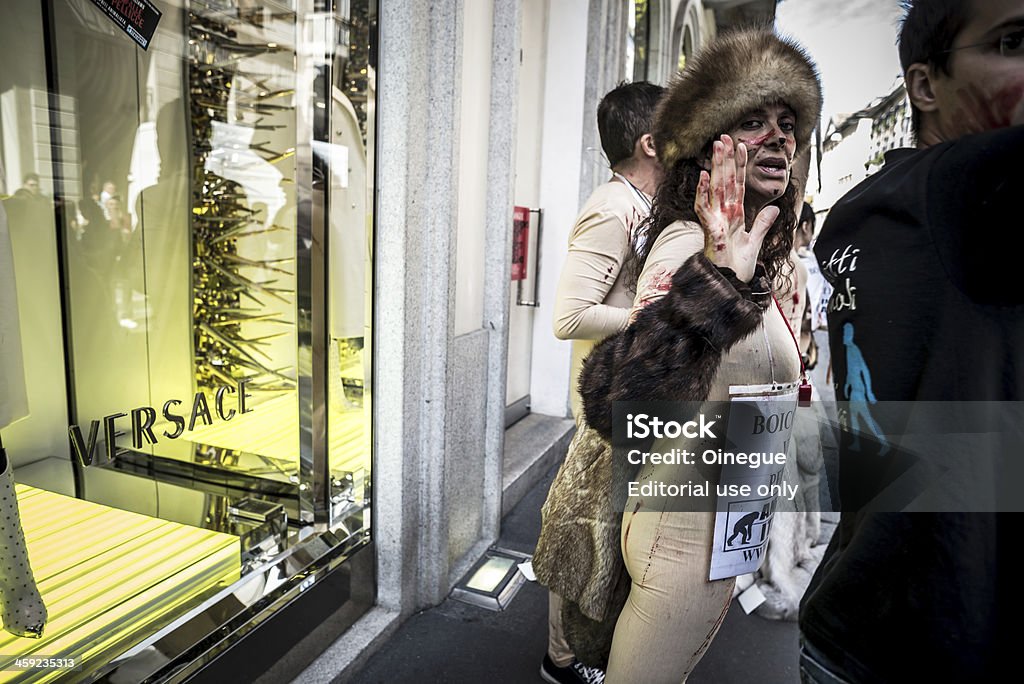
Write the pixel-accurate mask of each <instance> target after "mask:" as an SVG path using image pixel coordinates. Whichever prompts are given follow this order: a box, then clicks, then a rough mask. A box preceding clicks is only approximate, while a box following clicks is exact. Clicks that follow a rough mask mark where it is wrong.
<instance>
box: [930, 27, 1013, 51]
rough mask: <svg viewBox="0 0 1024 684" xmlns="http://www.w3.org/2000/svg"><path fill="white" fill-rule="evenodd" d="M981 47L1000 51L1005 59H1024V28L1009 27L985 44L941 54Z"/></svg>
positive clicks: (974, 44) (953, 49)
mask: <svg viewBox="0 0 1024 684" xmlns="http://www.w3.org/2000/svg"><path fill="white" fill-rule="evenodd" d="M979 47H984V48H992V49H994V50H999V54H1000V55H1001V56H1003V57H1024V28H1021V27H1019V26H1014V27H1007V28H1005V29H1003V30H1002V31H1001V32H1000V34H999V37H998V38H996V39H994V40H993V39H989V40H987V41H985V42H984V43H973V44H971V45H961V46H960V47H955V48H949V49H948V50H942V51H940V52H939V54H940V55H944V54H948V53H950V52H957V51H958V50H967V49H968V48H979Z"/></svg>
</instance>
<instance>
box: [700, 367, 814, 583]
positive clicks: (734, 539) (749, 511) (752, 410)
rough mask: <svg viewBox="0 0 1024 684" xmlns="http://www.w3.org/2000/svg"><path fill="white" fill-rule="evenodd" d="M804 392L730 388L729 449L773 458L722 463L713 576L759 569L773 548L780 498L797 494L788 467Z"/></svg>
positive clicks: (710, 577) (727, 436) (769, 387)
mask: <svg viewBox="0 0 1024 684" xmlns="http://www.w3.org/2000/svg"><path fill="white" fill-rule="evenodd" d="M798 393H799V390H798V389H797V387H796V383H793V384H792V385H786V386H783V387H777V386H749V385H747V386H735V385H734V386H732V387H730V388H729V394H730V406H729V424H728V428H727V429H726V435H725V441H726V448H727V450H729V451H731V452H733V453H745V454H755V453H756V454H761V455H766V454H770V455H771V456H772V458H769V459H766V460H764V461H762V462H760V463H759V465H758V466H757V467H754V468H752V467H750V466H749V465H746V464H740V463H732V464H726V465H723V466H722V473H721V477H720V480H719V485H718V502H717V503H718V506H717V508H718V511H717V515H716V516H715V536H714V542H713V545H712V549H711V573H710V575H709V576H708V579H711V580H716V579H722V578H725V577H736V576H737V575H743V574H746V573H748V572H756V571H757V569H758V568H759V567H760V566H761V562H762V561H763V560H764V554H765V551H766V550H767V548H768V533H769V531H770V530H771V527H772V519H773V517H774V515H775V503H776V500H777V499H778V498H779V496H787V498H791V497H795V496H796V489H795V487H794V486H793V484H792V483H788V482H786V481H785V478H784V476H783V469H784V468H785V463H786V459H787V457H788V456H789V455H790V454H791V453H792V452H791V450H790V448H789V446H790V436H791V435H792V432H793V421H794V419H795V416H796V405H797V394H798ZM780 457H781V458H780Z"/></svg>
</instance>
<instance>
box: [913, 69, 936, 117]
mask: <svg viewBox="0 0 1024 684" xmlns="http://www.w3.org/2000/svg"><path fill="white" fill-rule="evenodd" d="M934 78H935V70H934V69H933V68H932V67H931V66H929V65H928V64H925V63H923V62H915V63H914V64H911V65H910V66H909V67H907V72H906V74H904V83H905V84H906V86H907V95H908V96H909V97H910V102H911V103H912V104H913V105H914V106H915V107H916V108H917V109H918V110H920V111H922V112H934V111H937V110H938V108H939V104H938V101H937V100H936V98H935V87H934Z"/></svg>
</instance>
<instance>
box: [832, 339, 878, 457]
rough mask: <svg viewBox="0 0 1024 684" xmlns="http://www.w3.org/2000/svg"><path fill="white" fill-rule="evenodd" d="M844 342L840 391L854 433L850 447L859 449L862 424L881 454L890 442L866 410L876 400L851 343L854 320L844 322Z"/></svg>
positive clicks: (857, 348)
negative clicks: (877, 442)
mask: <svg viewBox="0 0 1024 684" xmlns="http://www.w3.org/2000/svg"><path fill="white" fill-rule="evenodd" d="M843 344H844V345H845V346H846V386H845V387H844V388H843V393H844V394H845V395H846V398H847V399H848V400H849V402H850V432H851V433H853V444H852V445H851V447H850V448H852V449H855V450H859V449H860V431H861V426H864V427H866V428H867V429H868V430H870V431H871V433H872V434H873V435H874V436H875V438H876V439H878V441H879V443H881V445H882V448H881V450H880V451H879V452H878V453H879V455H880V456H883V455H885V454H886V453H888V451H889V443H888V441H886V439H885V437H884V436H883V435H882V428H881V427H879V425H878V423H877V422H875V419H874V418H873V417H872V416H871V412H870V411H869V410H868V404H869V403H871V404H876V403H878V399H876V398H875V393H874V392H873V391H872V389H871V371H870V370H868V365H867V363H865V362H864V356H863V355H862V354H861V353H860V347H858V346H857V345H856V344H854V342H853V323H844V324H843Z"/></svg>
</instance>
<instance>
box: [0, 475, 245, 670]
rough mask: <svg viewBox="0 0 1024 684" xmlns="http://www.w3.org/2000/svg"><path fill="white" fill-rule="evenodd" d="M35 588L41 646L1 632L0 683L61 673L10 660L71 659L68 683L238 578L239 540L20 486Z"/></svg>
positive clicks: (26, 639) (21, 505) (22, 511)
mask: <svg viewBox="0 0 1024 684" xmlns="http://www.w3.org/2000/svg"><path fill="white" fill-rule="evenodd" d="M16 490H17V494H18V505H19V506H20V508H21V520H22V527H23V528H24V530H25V539H26V542H27V544H28V552H29V558H30V559H31V561H32V569H33V572H34V573H35V577H36V583H37V584H38V586H39V591H40V593H41V594H42V597H43V602H44V603H45V604H46V609H47V611H48V612H49V620H48V622H47V624H46V629H45V631H44V632H43V638H41V639H28V638H22V637H16V636H13V635H11V634H9V633H8V632H6V631H0V682H49V681H54V680H56V679H58V678H60V677H66V676H68V675H69V674H72V673H69V672H67V671H62V670H14V669H8V668H9V667H11V666H12V665H13V663H14V661H15V659H16V658H42V657H46V658H74V659H75V662H76V663H78V664H80V668H81V669H78V670H76V671H75V673H74V678H75V679H78V678H84V677H86V676H87V674H88V673H89V672H91V671H95V670H96V669H98V668H99V667H101V666H103V665H105V664H106V663H108V662H110V660H111V659H113V658H114V657H116V656H117V655H120V654H121V653H123V652H124V651H125V650H127V649H128V648H129V647H131V646H132V645H134V644H136V643H138V642H139V641H141V640H142V639H144V638H145V637H147V636H149V635H151V634H152V633H154V632H155V631H156V630H158V629H160V628H161V627H162V626H164V625H165V624H167V622H169V621H170V620H171V619H173V618H174V617H176V616H177V615H179V614H180V613H183V612H184V611H185V610H187V609H189V608H191V607H193V606H194V605H195V604H197V603H198V601H199V600H200V599H201V598H205V597H206V596H208V595H210V594H211V593H212V592H213V591H215V590H216V589H218V588H219V587H223V586H227V585H229V584H231V583H232V582H234V581H236V580H237V579H238V578H239V575H240V571H241V568H240V548H239V540H238V537H235V536H233V535H230V534H223V533H220V532H212V531H209V530H203V529H199V528H196V527H190V526H188V525H181V524H178V523H173V522H167V521H165V520H159V519H157V518H151V517H148V516H145V515H139V514H137V513H129V512H126V511H121V510H117V509H113V508H108V507H106V506H101V505H99V504H94V503H90V502H88V501H81V500H79V499H73V498H70V497H66V496H62V495H60V494H54V493H52V492H47V491H44V490H41V489H35V488H33V487H27V486H24V485H17V487H16Z"/></svg>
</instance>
